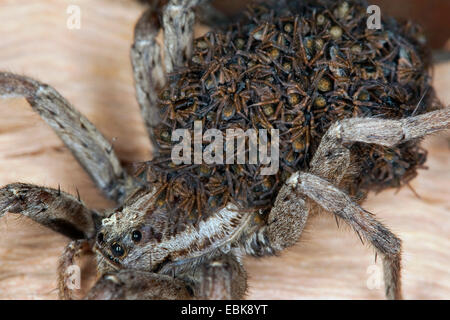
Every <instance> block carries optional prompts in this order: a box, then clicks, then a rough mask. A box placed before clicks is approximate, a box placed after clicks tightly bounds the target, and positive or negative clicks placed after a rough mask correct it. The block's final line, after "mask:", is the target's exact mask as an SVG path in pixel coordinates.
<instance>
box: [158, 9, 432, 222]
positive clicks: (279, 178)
mask: <svg viewBox="0 0 450 320" xmlns="http://www.w3.org/2000/svg"><path fill="white" fill-rule="evenodd" d="M367 18H368V14H367V12H366V6H365V5H363V4H361V3H360V2H358V1H353V2H346V1H344V2H341V1H333V2H330V4H329V5H325V6H322V5H318V4H312V2H311V4H310V3H309V2H308V1H291V2H289V5H288V6H287V7H283V8H270V7H268V6H265V5H253V6H250V7H249V8H248V10H247V12H246V17H245V18H244V20H243V21H242V22H240V23H239V24H235V25H232V26H229V28H228V29H226V30H223V31H220V32H217V31H216V32H209V33H207V34H206V35H204V36H203V37H201V38H198V39H196V40H195V43H194V53H193V56H192V59H191V61H190V62H189V63H188V66H187V67H186V68H183V69H181V70H178V71H177V72H175V73H173V74H172V75H170V80H169V84H168V85H167V86H166V87H165V88H164V89H163V90H162V91H161V94H160V115H161V119H162V122H161V124H160V125H159V126H158V127H157V128H156V129H155V131H154V133H155V137H156V140H157V142H158V145H159V148H160V150H161V156H160V157H159V158H157V159H154V161H152V162H151V166H152V170H153V171H154V172H156V174H157V175H162V176H164V178H161V177H160V178H159V179H162V180H163V181H166V182H158V183H159V186H160V189H161V190H162V191H161V197H162V198H164V201H167V200H169V197H171V198H170V199H171V200H176V202H177V203H179V204H180V207H182V208H183V209H184V210H185V211H187V212H188V213H189V214H191V215H193V216H194V217H199V216H204V213H205V212H207V211H208V210H212V209H217V208H219V207H221V206H224V205H225V204H226V203H227V202H228V201H232V202H235V203H236V204H238V205H241V206H243V207H245V208H252V209H255V210H262V211H264V212H267V210H269V208H270V207H271V205H272V204H273V201H274V200H275V197H276V194H277V192H278V190H279V189H280V188H281V185H282V183H283V182H284V181H285V180H286V179H287V177H289V175H290V174H291V173H293V172H296V171H298V170H305V169H307V168H308V163H309V161H310V160H311V158H312V156H313V155H314V152H315V150H316V148H317V146H318V144H319V143H320V139H321V137H322V135H323V134H324V133H325V132H326V130H327V129H328V127H329V126H330V125H331V123H333V122H334V121H336V120H338V119H343V118H349V117H362V116H371V117H382V118H401V117H407V116H411V115H413V114H420V113H424V112H426V111H429V110H430V109H431V108H432V105H433V103H431V102H432V100H433V94H432V90H431V89H430V84H429V82H430V79H429V76H428V73H427V69H428V62H427V56H426V49H425V44H424V37H423V34H422V32H421V30H420V29H419V28H418V27H417V26H415V25H413V24H411V23H399V22H397V21H394V20H384V19H383V28H382V29H381V30H376V29H374V30H369V29H368V28H367ZM421 98H422V100H421ZM419 101H421V102H422V103H419ZM196 120H200V121H202V125H203V131H205V130H207V129H211V128H215V129H219V130H221V131H222V132H225V130H226V129H228V128H241V129H243V130H244V131H246V130H247V129H249V128H253V129H268V131H269V130H270V129H271V128H274V129H279V133H280V150H279V154H280V170H279V171H278V172H277V174H275V175H273V176H261V175H260V174H259V172H260V170H261V167H262V166H261V165H260V164H256V165H254V164H230V165H226V164H224V165H221V164H213V165H206V164H202V165H199V164H192V165H183V164H182V165H174V164H173V163H172V162H171V160H170V153H171V150H172V147H173V145H174V144H175V143H177V142H172V141H171V132H172V131H173V130H174V129H179V128H185V129H189V130H192V132H193V128H194V121H196ZM353 149H354V150H355V151H356V153H357V154H358V155H364V157H363V158H364V160H363V161H361V157H360V158H358V159H355V161H357V162H359V165H360V167H361V176H360V178H359V179H356V181H354V183H353V185H352V186H351V188H350V190H348V191H349V192H351V193H354V194H356V193H357V192H358V191H360V190H364V189H377V188H378V189H380V188H385V187H389V186H398V185H401V183H402V182H403V181H408V180H409V179H411V178H412V177H413V176H414V175H415V170H416V168H417V167H418V166H420V165H422V164H423V162H424V161H425V158H426V155H425V153H424V151H423V150H422V149H420V148H419V147H418V145H417V143H415V142H412V143H407V144H404V145H401V146H399V147H397V148H395V149H387V148H383V147H377V146H368V145H361V144H356V145H355V146H353ZM247 159H248V158H247ZM155 181H156V180H155ZM167 181H168V182H167ZM174 186H177V187H176V188H174ZM180 186H183V187H180ZM181 189H182V190H181ZM175 190H177V191H180V190H181V191H180V192H179V195H178V196H176V195H174V194H175V193H176V192H175ZM205 208H206V209H205Z"/></svg>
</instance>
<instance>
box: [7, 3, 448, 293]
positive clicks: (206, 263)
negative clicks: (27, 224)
mask: <svg viewBox="0 0 450 320" xmlns="http://www.w3.org/2000/svg"><path fill="white" fill-rule="evenodd" d="M200 2H201V1H200V0H193V1H189V0H169V1H168V4H167V6H165V7H164V9H162V8H161V7H158V6H153V7H151V8H150V9H148V10H147V11H146V12H145V13H144V14H143V15H142V17H141V18H140V19H139V21H138V22H137V24H136V27H135V35H134V44H133V46H132V48H131V60H132V64H133V71H134V78H135V85H136V92H137V100H138V102H139V105H140V108H141V112H142V116H143V119H144V121H145V124H146V126H147V129H148V132H149V135H150V137H151V138H152V140H153V142H155V141H154V139H153V133H152V132H153V128H154V127H155V126H156V125H157V124H158V122H159V118H158V112H157V108H156V106H157V104H158V89H159V88H161V87H162V86H163V85H164V84H165V82H166V73H169V72H172V71H173V70H174V69H175V68H176V67H177V66H182V65H183V64H184V63H185V62H186V61H187V59H189V58H190V56H191V54H192V50H193V49H192V44H193V25H194V8H195V6H196V5H198V4H199V3H200ZM203 9H204V10H203V12H204V13H205V15H206V16H205V20H206V21H212V20H214V19H212V16H213V15H216V16H217V13H216V12H214V11H213V9H211V8H210V7H204V8H203ZM159 14H162V24H163V26H162V27H163V29H164V36H165V37H164V45H165V59H164V61H161V56H160V47H159V45H158V43H157V42H156V40H155V38H156V36H157V33H158V31H159V29H160V27H161V26H160V20H159V17H158V15H159ZM163 65H164V68H163ZM0 95H2V96H10V95H15V96H22V97H24V98H25V99H26V100H27V101H28V103H29V104H30V105H31V107H32V108H33V110H35V111H36V112H37V113H38V114H39V115H40V116H41V117H42V118H43V119H44V120H45V121H46V122H47V123H48V124H49V125H50V126H51V127H52V129H53V130H54V131H55V132H56V133H57V134H58V136H59V137H60V138H61V139H62V141H63V142H64V143H65V145H66V146H67V147H68V148H69V149H70V150H71V152H72V153H73V155H74V156H75V157H76V159H77V160H78V161H79V162H80V164H81V165H82V166H83V168H84V169H85V170H86V171H87V172H88V174H89V175H90V176H91V178H92V180H93V181H94V182H95V183H96V185H97V187H98V188H99V189H100V190H101V191H102V192H103V193H104V194H105V195H106V196H107V197H108V198H109V199H112V200H114V201H116V202H117V203H118V204H119V206H118V207H116V208H115V209H114V210H110V211H106V212H98V211H95V210H91V209H89V208H87V207H85V205H84V204H83V203H82V202H81V201H80V199H78V198H75V197H73V196H71V195H69V194H67V193H65V192H63V191H61V190H59V189H50V188H44V187H40V186H36V185H30V184H24V183H13V184H9V185H7V186H4V187H3V188H1V189H0V217H1V216H3V215H4V214H5V213H6V212H12V213H18V214H22V215H24V216H27V217H28V218H30V219H32V220H34V221H36V222H38V223H40V224H42V225H44V226H46V227H48V228H50V229H52V230H54V231H57V232H59V233H61V234H63V235H66V236H68V237H69V238H71V239H72V241H71V242H70V243H69V244H68V245H67V247H66V248H65V250H64V252H63V255H62V257H61V259H60V263H59V270H58V271H59V295H60V297H61V298H63V299H71V298H73V292H72V290H70V289H69V287H68V285H67V280H68V277H69V275H68V274H67V273H66V270H67V268H68V267H69V266H71V265H73V264H74V260H75V258H76V256H77V255H79V254H80V253H81V252H83V251H85V250H93V251H95V252H96V254H97V268H98V273H99V275H100V277H99V280H98V281H97V282H96V284H95V285H94V286H93V287H92V288H91V289H90V291H89V292H88V294H87V296H86V298H87V299H239V298H243V297H244V295H245V292H246V287H247V285H246V273H245V270H244V268H243V266H242V263H241V257H242V256H243V255H245V254H249V255H254V256H264V255H272V254H275V253H277V252H280V251H281V250H283V249H284V248H286V247H289V246H292V245H294V244H295V243H296V242H297V241H298V239H299V237H300V235H301V233H302V230H303V228H304V226H305V224H306V221H307V218H308V216H309V215H310V214H312V213H314V212H317V211H326V212H329V213H331V214H333V215H335V216H336V217H338V218H340V219H342V220H344V221H345V222H346V223H347V224H348V225H349V226H351V227H352V228H353V229H354V230H355V232H356V233H358V235H360V237H362V238H364V239H366V240H367V241H368V242H369V243H370V244H371V245H372V246H373V247H374V248H375V250H376V252H377V253H378V254H380V256H381V257H382V260H383V268H384V281H385V290H386V296H387V298H389V299H400V298H401V286H400V269H401V268H400V261H401V241H400V239H399V238H398V237H397V236H396V235H394V234H393V233H392V232H391V231H389V229H388V228H387V227H386V226H384V225H383V224H382V223H380V222H379V221H378V220H377V219H376V218H375V216H374V215H372V214H371V213H369V212H367V211H366V210H364V209H363V208H362V207H360V206H359V204H358V203H356V202H355V201H354V199H352V198H351V197H350V196H349V195H348V194H347V193H346V192H344V191H343V189H345V188H344V187H345V186H343V185H342V184H343V183H345V181H344V180H343V178H344V177H345V175H346V172H348V171H349V170H351V167H352V164H351V163H350V150H349V148H347V147H346V146H348V145H350V144H352V143H356V142H359V143H367V144H378V145H382V146H388V147H393V146H396V145H398V144H400V143H403V142H406V141H410V140H413V139H418V138H421V137H423V136H425V135H428V134H432V133H434V132H437V131H439V130H443V129H447V128H449V126H450V109H448V108H446V109H442V110H437V111H433V112H428V113H426V114H423V115H419V116H413V117H409V118H404V119H400V120H390V119H376V118H350V119H345V120H340V121H336V122H334V123H333V124H332V126H331V127H330V128H329V129H328V131H327V132H326V134H325V135H324V136H323V137H322V139H321V142H320V145H319V147H318V149H317V151H316V152H315V154H314V156H313V158H312V160H311V162H310V168H309V170H307V171H299V172H296V173H294V174H292V175H291V176H290V178H289V179H288V180H287V181H286V182H285V183H284V185H283V186H282V187H281V190H280V191H279V193H278V195H277V198H276V201H275V203H274V205H273V207H272V209H271V210H270V213H269V215H268V219H267V222H266V223H265V224H260V223H257V222H256V220H255V219H254V216H253V214H248V213H246V212H242V211H239V210H236V208H235V207H234V205H233V204H231V203H230V204H229V205H228V206H226V207H225V208H223V209H221V210H220V211H218V212H216V213H215V214H213V215H211V216H210V217H209V218H208V219H206V220H205V221H202V222H200V223H199V224H198V225H187V226H185V227H184V228H182V229H181V230H177V231H176V232H175V233H174V231H173V227H174V226H173V223H172V222H171V220H170V218H171V215H170V213H169V212H167V211H166V210H164V209H162V208H156V209H155V208H154V207H152V206H151V203H152V201H154V198H155V197H154V196H155V193H156V190H155V188H152V186H148V185H145V183H144V182H143V181H141V180H140V179H138V178H137V177H134V176H133V175H130V174H129V173H127V172H126V171H125V170H124V168H123V167H122V166H121V164H120V162H119V159H118V158H117V156H116V154H115V152H114V150H113V148H112V146H111V144H110V143H109V142H108V141H107V140H106V139H105V138H104V137H103V135H102V134H101V133H100V132H99V131H98V130H97V129H96V128H95V126H94V125H93V124H92V123H91V122H89V121H88V120H87V119H86V118H85V117H84V116H83V115H81V114H80V113H79V112H78V111H76V110H75V109H74V108H73V107H72V106H71V105H70V103H69V102H68V101H66V100H65V99H64V98H63V97H62V96H61V95H60V94H59V93H58V92H57V91H56V90H55V89H53V88H52V87H50V86H48V85H46V84H43V83H41V82H39V81H36V80H33V79H31V78H29V77H26V76H21V75H16V74H12V73H7V72H2V73H0ZM149 210H151V214H148V211H149Z"/></svg>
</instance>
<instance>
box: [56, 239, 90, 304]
mask: <svg viewBox="0 0 450 320" xmlns="http://www.w3.org/2000/svg"><path fill="white" fill-rule="evenodd" d="M92 245H93V241H90V240H88V239H79V240H73V241H71V242H70V243H69V244H68V245H67V246H66V247H65V248H64V251H63V253H62V255H61V257H60V259H59V264H58V289H59V298H60V299H61V300H73V288H70V286H69V281H70V280H71V276H72V274H69V271H70V267H71V266H73V265H75V259H76V258H77V257H79V256H80V255H81V254H82V253H83V252H86V251H88V250H92Z"/></svg>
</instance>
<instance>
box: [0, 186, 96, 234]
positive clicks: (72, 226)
mask: <svg viewBox="0 0 450 320" xmlns="http://www.w3.org/2000/svg"><path fill="white" fill-rule="evenodd" d="M6 212H11V213H20V214H22V215H24V216H26V217H28V218H30V219H32V220H34V221H36V222H38V223H40V224H42V225H44V226H46V227H48V228H50V229H52V230H54V231H57V232H59V233H61V234H63V235H65V236H67V237H69V238H71V239H89V238H92V237H93V236H94V235H95V232H96V224H97V223H98V221H99V215H98V214H97V213H96V212H95V211H93V210H90V209H88V208H86V207H85V206H84V204H83V203H82V202H81V201H80V200H79V199H76V198H74V197H73V196H71V195H70V194H68V193H65V192H62V191H61V190H55V189H49V188H44V187H39V186H35V185H30V184H25V183H14V184H9V185H7V186H4V187H3V188H1V189H0V217H2V216H3V215H4V214H5V213H6Z"/></svg>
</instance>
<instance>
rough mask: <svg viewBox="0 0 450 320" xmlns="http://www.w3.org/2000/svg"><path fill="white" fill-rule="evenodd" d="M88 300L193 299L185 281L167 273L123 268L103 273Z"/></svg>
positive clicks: (88, 295) (87, 297)
mask: <svg viewBox="0 0 450 320" xmlns="http://www.w3.org/2000/svg"><path fill="white" fill-rule="evenodd" d="M85 299H88V300H143V299H151V300H162V299H164V300H166V299H167V300H178V299H183V300H185V299H192V295H191V293H190V291H189V288H188V287H187V286H186V285H185V283H184V281H182V280H179V279H174V278H172V277H170V276H167V275H162V274H157V273H150V272H145V271H138V270H121V271H118V272H114V273H108V274H105V275H103V276H102V277H101V278H100V279H99V280H98V281H97V283H96V284H95V285H94V286H93V287H92V289H91V290H90V291H89V292H88V294H87V295H86V297H85Z"/></svg>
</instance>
